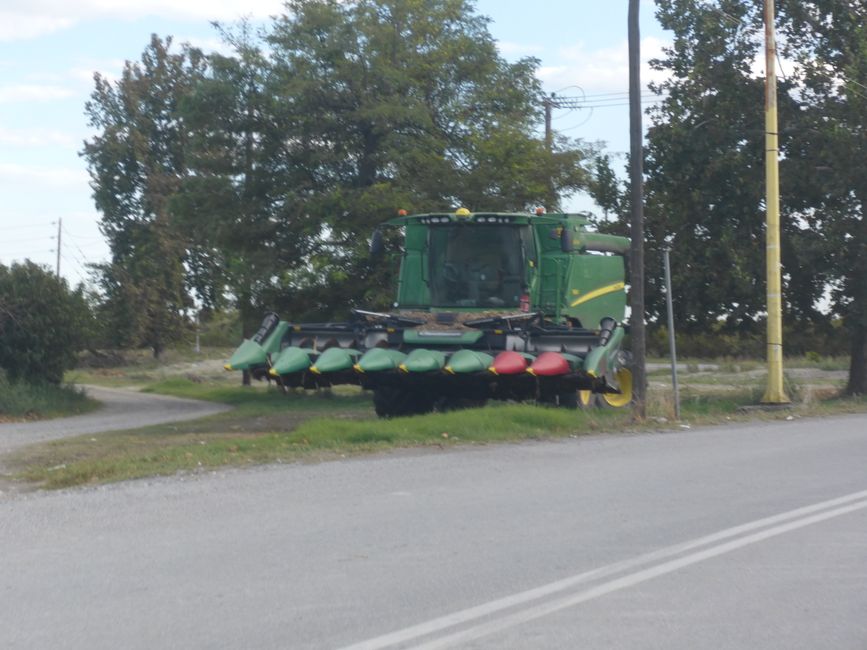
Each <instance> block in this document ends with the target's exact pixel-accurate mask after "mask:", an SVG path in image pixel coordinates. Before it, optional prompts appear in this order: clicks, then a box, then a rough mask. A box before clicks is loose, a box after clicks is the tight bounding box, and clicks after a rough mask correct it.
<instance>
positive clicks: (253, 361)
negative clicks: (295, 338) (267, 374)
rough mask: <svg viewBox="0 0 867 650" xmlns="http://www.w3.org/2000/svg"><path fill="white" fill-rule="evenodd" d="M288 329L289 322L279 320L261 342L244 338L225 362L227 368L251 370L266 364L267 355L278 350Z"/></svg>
mask: <svg viewBox="0 0 867 650" xmlns="http://www.w3.org/2000/svg"><path fill="white" fill-rule="evenodd" d="M288 329H289V323H287V322H285V321H280V323H278V324H277V326H276V327H275V328H274V330H273V331H272V332H271V333H270V334H269V335H268V336H267V337H266V338H265V340H264V341H262V343H261V344H259V343H257V342H256V341H254V340H252V339H244V342H243V343H241V345H240V346H239V347H238V349H237V350H235V352H234V353H233V354H232V358H231V359H229V362H228V363H227V364H226V367H227V369H229V370H251V369H253V368H255V367H262V366H267V365H268V359H269V357H270V356H271V355H273V354H276V353H277V352H278V351H279V350H280V344H281V341H282V340H283V337H284V335H285V334H286V331H287V330H288Z"/></svg>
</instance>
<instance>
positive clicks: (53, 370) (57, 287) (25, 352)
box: [0, 261, 92, 384]
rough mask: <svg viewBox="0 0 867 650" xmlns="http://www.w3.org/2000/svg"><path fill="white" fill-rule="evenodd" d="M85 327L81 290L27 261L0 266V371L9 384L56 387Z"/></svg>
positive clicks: (87, 316) (71, 364)
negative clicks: (36, 384)
mask: <svg viewBox="0 0 867 650" xmlns="http://www.w3.org/2000/svg"><path fill="white" fill-rule="evenodd" d="M91 326H92V318H91V313H90V309H89V307H88V304H87V301H86V299H85V296H84V292H83V290H82V289H81V288H78V289H76V290H74V291H72V290H70V289H69V286H68V285H67V283H66V281H65V280H63V279H62V278H57V277H55V276H54V274H52V273H51V272H49V271H48V270H47V269H45V268H43V267H40V266H38V265H36V264H34V263H33V262H30V261H27V262H24V263H23V264H13V265H12V266H11V267H6V266H4V265H2V264H0V368H3V369H4V370H5V372H6V375H7V376H8V378H9V380H10V381H11V382H13V383H14V382H17V381H19V380H21V381H26V382H31V383H38V382H40V381H45V382H49V383H53V384H59V383H60V382H61V381H62V380H63V373H64V372H65V371H66V370H67V369H69V368H72V367H74V366H75V360H76V354H77V353H78V351H79V350H81V349H82V348H83V347H85V345H86V342H87V337H88V333H89V331H90V329H91Z"/></svg>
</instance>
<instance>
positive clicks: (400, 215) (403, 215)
mask: <svg viewBox="0 0 867 650" xmlns="http://www.w3.org/2000/svg"><path fill="white" fill-rule="evenodd" d="M406 215H407V212H406V210H404V209H403V208H401V209H400V210H398V211H397V216H398V217H405V216H406Z"/></svg>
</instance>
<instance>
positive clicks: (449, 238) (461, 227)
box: [226, 209, 632, 416]
mask: <svg viewBox="0 0 867 650" xmlns="http://www.w3.org/2000/svg"><path fill="white" fill-rule="evenodd" d="M386 225H388V226H393V227H402V228H404V233H405V235H404V247H403V254H402V258H401V265H400V272H399V276H398V288H397V299H396V301H395V303H394V309H393V310H392V311H390V312H388V313H380V312H369V311H363V310H354V311H353V314H352V319H351V320H350V321H348V322H345V323H309V324H294V323H287V322H285V321H279V319H277V318H276V317H275V316H274V315H273V314H269V316H268V317H267V318H266V321H265V322H264V323H263V327H262V329H260V331H259V332H257V334H256V335H255V336H254V337H253V338H252V339H249V340H246V341H244V343H242V345H241V346H240V347H239V348H238V350H236V352H235V354H234V355H233V357H232V359H231V360H230V361H229V363H228V364H226V367H227V369H239V370H250V371H251V372H252V373H253V376H254V377H257V378H263V377H270V378H275V379H277V380H278V381H280V383H281V384H282V385H284V386H301V387H305V388H315V387H320V386H330V385H334V384H341V383H354V384H360V385H361V386H362V387H364V388H367V389H370V390H372V391H373V394H374V405H375V407H376V411H377V413H378V414H379V415H381V416H395V415H409V414H414V413H423V412H427V411H431V410H434V409H443V408H454V407H460V406H468V405H476V404H482V403H484V402H485V401H486V400H487V399H512V400H530V399H535V400H539V401H542V402H546V403H553V404H559V405H563V406H573V407H574V406H590V405H593V404H597V403H598V404H605V405H610V406H625V405H626V404H628V403H629V401H630V400H631V389H632V385H631V373H630V371H629V367H628V365H629V358H628V354H627V353H625V352H624V351H623V350H622V349H621V343H622V340H623V336H624V334H625V330H624V327H623V325H622V323H621V321H622V319H623V316H624V311H625V306H626V297H625V282H624V272H625V271H624V263H623V255H624V254H625V253H626V251H627V250H628V247H629V241H628V240H627V239H625V238H623V237H617V236H613V235H604V234H600V233H595V232H592V231H591V230H590V229H589V223H588V221H587V219H586V218H584V217H583V216H581V215H572V214H536V215H529V214H526V213H493V212H490V213H489V212H477V213H472V212H470V211H468V210H466V209H460V210H458V211H456V212H454V213H426V214H416V215H402V216H400V217H398V218H396V219H392V220H391V221H389V222H387V224H386ZM381 241H382V240H381V236H380V235H376V236H375V238H374V240H373V241H372V243H371V250H372V251H373V250H374V249H377V248H381Z"/></svg>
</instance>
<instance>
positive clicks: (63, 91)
mask: <svg viewBox="0 0 867 650" xmlns="http://www.w3.org/2000/svg"><path fill="white" fill-rule="evenodd" d="M74 94H75V93H73V91H72V90H70V89H69V88H64V87H62V86H47V85H38V84H17V85H13V86H0V104H10V103H13V102H33V101H37V102H39V101H42V102H50V101H55V100H58V99H66V98H67V97H72V96H73V95H74Z"/></svg>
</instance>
